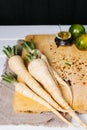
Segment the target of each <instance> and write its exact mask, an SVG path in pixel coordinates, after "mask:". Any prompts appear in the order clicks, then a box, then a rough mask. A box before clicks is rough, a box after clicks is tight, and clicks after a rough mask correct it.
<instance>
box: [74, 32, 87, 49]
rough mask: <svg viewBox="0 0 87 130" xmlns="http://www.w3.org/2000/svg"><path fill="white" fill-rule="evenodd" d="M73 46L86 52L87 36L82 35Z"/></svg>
mask: <svg viewBox="0 0 87 130" xmlns="http://www.w3.org/2000/svg"><path fill="white" fill-rule="evenodd" d="M75 45H76V47H77V48H78V49H80V50H87V34H82V35H81V36H79V37H77V39H76V40H75Z"/></svg>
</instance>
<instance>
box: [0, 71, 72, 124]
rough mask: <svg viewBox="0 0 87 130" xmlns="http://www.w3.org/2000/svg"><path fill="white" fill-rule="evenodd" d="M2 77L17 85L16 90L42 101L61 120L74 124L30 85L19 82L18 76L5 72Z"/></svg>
mask: <svg viewBox="0 0 87 130" xmlns="http://www.w3.org/2000/svg"><path fill="white" fill-rule="evenodd" d="M2 79H3V80H5V81H6V82H9V83H11V84H13V85H14V86H15V90H16V91H17V92H19V93H20V94H22V95H23V96H25V97H28V98H31V99H32V100H34V101H36V102H38V103H40V104H41V105H43V106H45V107H47V108H48V109H49V110H50V111H52V112H53V113H54V114H56V115H57V116H58V117H59V118H60V119H61V120H63V121H64V122H65V123H67V124H68V125H71V126H73V125H72V123H71V122H69V121H68V120H67V119H65V118H64V117H63V116H62V115H61V114H60V113H59V112H58V111H57V110H56V109H55V108H53V107H52V106H51V105H50V104H49V103H48V102H46V101H45V100H44V99H43V98H41V97H39V96H38V95H37V94H36V93H34V92H33V91H32V90H31V89H30V88H29V87H27V86H26V85H25V84H24V83H21V82H17V80H16V78H15V77H14V76H13V75H12V74H11V73H5V74H3V75H2Z"/></svg>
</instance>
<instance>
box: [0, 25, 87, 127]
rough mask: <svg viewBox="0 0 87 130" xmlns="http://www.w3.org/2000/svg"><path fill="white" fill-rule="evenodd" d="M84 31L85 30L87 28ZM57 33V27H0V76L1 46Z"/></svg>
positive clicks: (3, 56)
mask: <svg viewBox="0 0 87 130" xmlns="http://www.w3.org/2000/svg"><path fill="white" fill-rule="evenodd" d="M85 27H86V30H87V26H85ZM68 28H69V26H61V30H62V31H68ZM58 31H59V27H58V26H0V75H1V74H2V71H3V66H4V62H5V59H6V57H5V55H4V54H3V52H2V48H3V46H7V45H11V46H12V45H14V44H15V43H16V41H17V40H18V39H24V38H25V36H26V35H28V34H48V33H50V34H56V33H57V32H58ZM81 118H82V119H83V120H85V121H86V122H87V115H82V116H81ZM7 129H8V130H19V129H21V130H28V129H32V130H36V129H38V130H41V129H42V130H83V128H82V127H79V128H71V127H70V126H69V127H68V128H60V127H58V128H48V127H43V126H39V127H36V126H35V127H34V126H29V125H19V126H16V125H1V126H0V130H7Z"/></svg>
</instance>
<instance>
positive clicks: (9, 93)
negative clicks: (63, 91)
mask: <svg viewBox="0 0 87 130" xmlns="http://www.w3.org/2000/svg"><path fill="white" fill-rule="evenodd" d="M18 43H19V44H20V43H21V40H20V41H18ZM19 52H20V51H19ZM7 71H9V68H8V64H7V61H6V63H5V67H4V71H3V72H7ZM13 96H14V87H13V86H11V85H9V84H7V83H5V82H3V81H1V82H0V125H11V124H12V125H24V124H27V125H28V124H29V125H33V126H38V125H44V126H47V127H66V126H67V125H66V124H65V123H64V122H63V121H61V120H60V119H59V118H58V117H57V116H56V115H55V114H53V113H52V112H42V113H40V114H32V113H28V112H27V113H15V111H14V110H13V106H12V102H13ZM65 117H66V118H67V119H68V120H70V119H71V117H70V116H69V115H68V114H66V115H65Z"/></svg>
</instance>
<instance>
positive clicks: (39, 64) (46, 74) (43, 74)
mask: <svg viewBox="0 0 87 130" xmlns="http://www.w3.org/2000/svg"><path fill="white" fill-rule="evenodd" d="M25 48H26V47H25ZM34 50H35V52H34ZM32 52H33V53H32ZM27 57H28V58H29V61H30V63H29V66H28V70H29V72H30V73H31V75H32V76H33V77H34V78H35V79H36V80H37V81H38V82H40V83H41V84H42V85H43V86H44V88H45V89H46V91H47V92H49V94H50V95H51V96H52V97H53V99H54V100H55V101H56V102H57V103H58V104H59V105H60V106H61V107H63V108H64V109H65V110H67V111H68V113H69V114H70V115H71V116H72V117H73V118H74V119H75V120H76V121H77V122H78V123H79V124H80V125H82V126H84V127H85V128H86V129H87V125H86V124H85V123H84V122H83V121H82V120H81V119H80V118H79V117H78V116H77V114H76V113H75V112H74V111H73V110H72V108H71V107H70V106H69V104H68V103H67V102H66V101H65V99H64V98H63V96H62V94H61V91H60V89H59V87H58V84H57V82H56V81H55V80H54V79H53V77H52V75H51V72H50V71H49V68H48V65H47V63H46V62H45V61H44V60H42V59H41V58H38V54H37V52H36V49H35V48H33V49H32V48H31V50H30V52H29V55H28V56H27Z"/></svg>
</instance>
